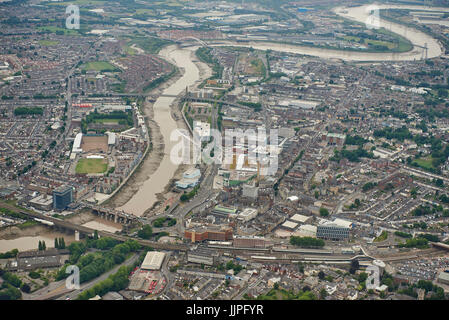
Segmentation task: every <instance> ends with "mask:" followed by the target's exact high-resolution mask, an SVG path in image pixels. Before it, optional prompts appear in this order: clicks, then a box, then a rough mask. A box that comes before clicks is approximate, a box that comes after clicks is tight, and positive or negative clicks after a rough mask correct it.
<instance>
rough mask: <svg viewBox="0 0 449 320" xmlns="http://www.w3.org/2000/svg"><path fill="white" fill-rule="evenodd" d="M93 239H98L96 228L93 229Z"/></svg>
mask: <svg viewBox="0 0 449 320" xmlns="http://www.w3.org/2000/svg"><path fill="white" fill-rule="evenodd" d="M94 240H98V231H97V230H95V231H94Z"/></svg>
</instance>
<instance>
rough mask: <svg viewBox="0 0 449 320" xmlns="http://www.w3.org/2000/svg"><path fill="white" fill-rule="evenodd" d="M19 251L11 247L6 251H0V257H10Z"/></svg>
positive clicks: (13, 256)
mask: <svg viewBox="0 0 449 320" xmlns="http://www.w3.org/2000/svg"><path fill="white" fill-rule="evenodd" d="M18 253H19V250H17V249H12V250H10V251H8V252H5V253H0V259H11V258H15V257H16V256H17V254H18Z"/></svg>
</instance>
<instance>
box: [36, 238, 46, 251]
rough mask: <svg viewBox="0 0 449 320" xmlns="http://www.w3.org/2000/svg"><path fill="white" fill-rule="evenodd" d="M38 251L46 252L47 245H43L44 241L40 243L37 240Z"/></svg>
mask: <svg viewBox="0 0 449 320" xmlns="http://www.w3.org/2000/svg"><path fill="white" fill-rule="evenodd" d="M38 249H39V251H45V250H47V245H46V244H45V241H40V240H39V244H38Z"/></svg>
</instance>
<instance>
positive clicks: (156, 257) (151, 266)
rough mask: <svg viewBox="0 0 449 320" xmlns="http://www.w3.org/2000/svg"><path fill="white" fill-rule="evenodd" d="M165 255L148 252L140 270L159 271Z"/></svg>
mask: <svg viewBox="0 0 449 320" xmlns="http://www.w3.org/2000/svg"><path fill="white" fill-rule="evenodd" d="M164 258H165V253H163V252H158V251H149V252H147V255H146V256H145V259H144V260H143V262H142V266H141V268H142V270H160V269H161V267H162V263H163V262H164Z"/></svg>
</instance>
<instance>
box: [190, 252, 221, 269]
mask: <svg viewBox="0 0 449 320" xmlns="http://www.w3.org/2000/svg"><path fill="white" fill-rule="evenodd" d="M217 258H218V253H216V252H215V251H213V250H210V249H207V248H197V249H196V250H192V251H188V252H187V261H188V262H193V263H199V264H204V265H207V266H212V265H214V264H215V262H216V260H217Z"/></svg>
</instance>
